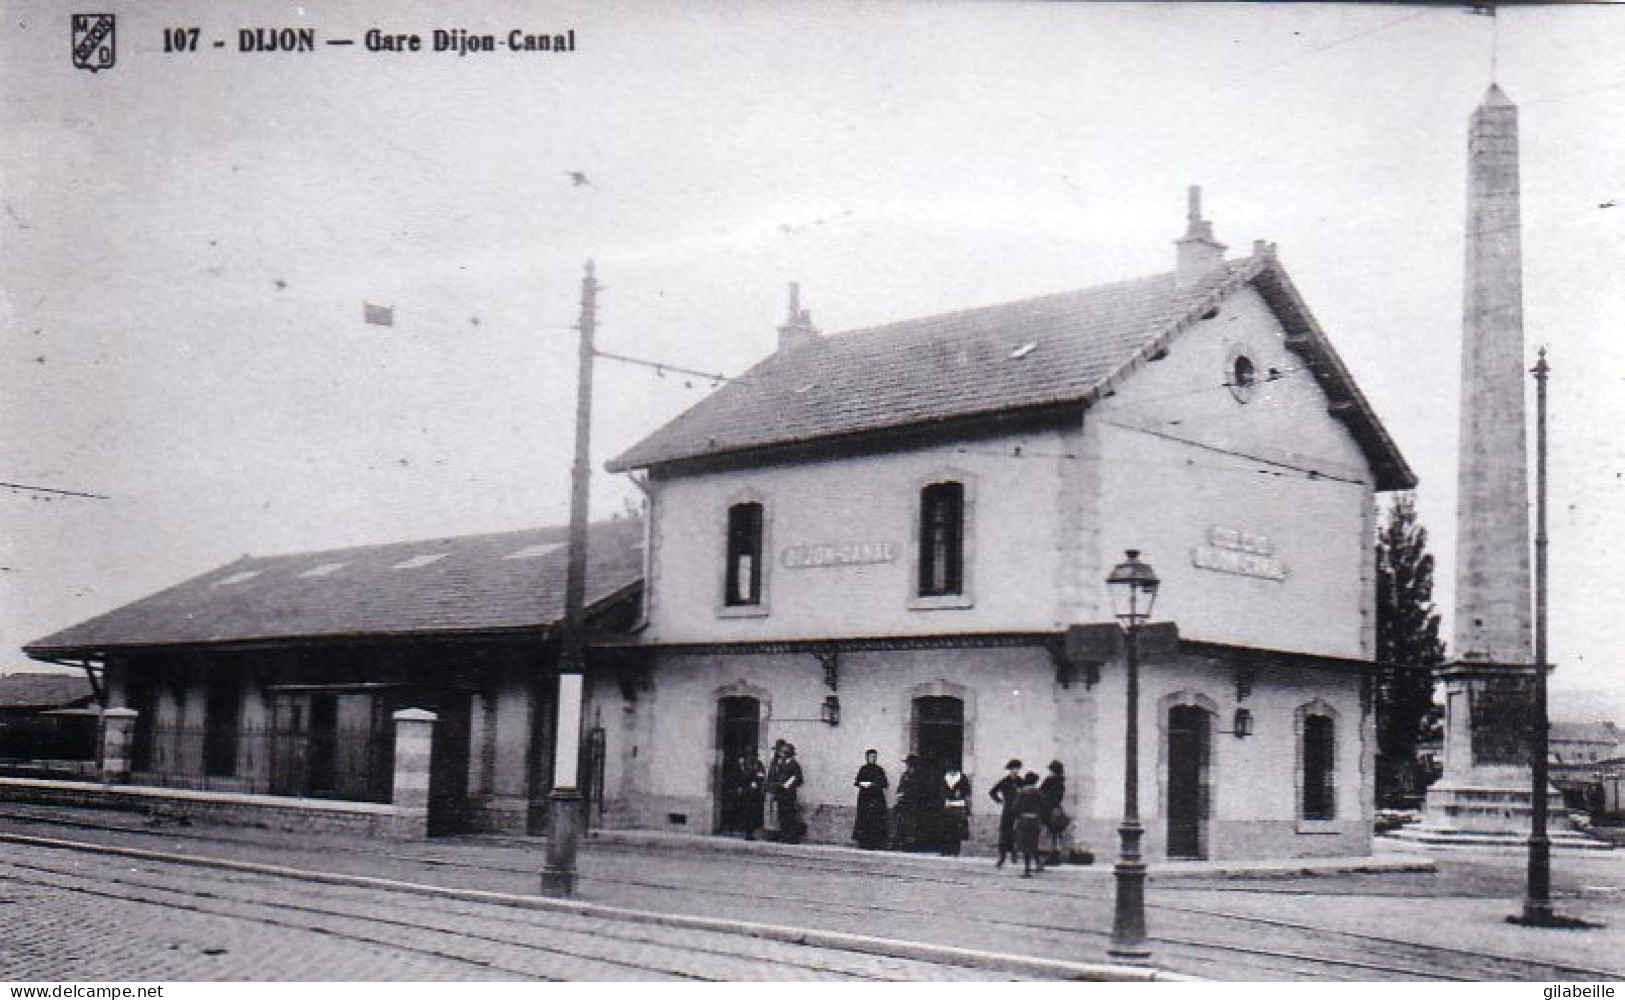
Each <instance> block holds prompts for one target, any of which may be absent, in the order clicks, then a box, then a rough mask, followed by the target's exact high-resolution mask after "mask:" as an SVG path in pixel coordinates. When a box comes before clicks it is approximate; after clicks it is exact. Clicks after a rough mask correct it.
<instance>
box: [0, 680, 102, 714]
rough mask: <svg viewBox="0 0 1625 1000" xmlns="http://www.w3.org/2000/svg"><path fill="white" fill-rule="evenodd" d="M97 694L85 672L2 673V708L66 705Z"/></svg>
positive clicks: (0, 692) (0, 706) (0, 698)
mask: <svg viewBox="0 0 1625 1000" xmlns="http://www.w3.org/2000/svg"><path fill="white" fill-rule="evenodd" d="M94 694H95V692H94V691H93V690H92V689H91V686H90V679H89V678H87V677H86V676H85V675H84V674H82V673H80V674H39V673H28V674H3V675H0V708H64V707H67V706H70V705H76V704H80V703H83V702H87V701H89V700H90V698H91V697H92V696H93V695H94Z"/></svg>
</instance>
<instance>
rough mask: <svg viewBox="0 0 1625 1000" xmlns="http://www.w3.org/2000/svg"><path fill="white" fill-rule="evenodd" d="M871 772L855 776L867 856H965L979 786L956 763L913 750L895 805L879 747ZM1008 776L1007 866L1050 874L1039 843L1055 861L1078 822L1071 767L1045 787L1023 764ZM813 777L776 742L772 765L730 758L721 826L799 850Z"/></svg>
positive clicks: (1002, 853) (1002, 848)
mask: <svg viewBox="0 0 1625 1000" xmlns="http://www.w3.org/2000/svg"><path fill="white" fill-rule="evenodd" d="M863 756H864V761H863V766H861V767H859V768H858V773H857V776H856V777H855V778H853V779H852V784H853V785H854V786H855V787H856V788H857V790H858V809H857V818H856V819H855V820H854V821H853V824H852V839H853V840H854V841H856V842H857V844H858V846H859V847H861V848H864V849H865V850H882V849H885V848H887V847H892V848H895V849H897V850H901V851H937V852H939V853H941V854H945V855H957V854H959V852H960V849H961V846H962V845H963V844H964V843H965V841H967V840H969V839H970V816H971V781H970V776H969V775H967V774H965V773H964V771H962V770H960V768H959V766H958V765H957V764H950V765H948V766H946V767H942V768H938V767H935V766H933V765H932V764H930V763H929V762H927V761H924V760H922V759H921V758H920V757H918V756H916V755H914V754H909V755H908V758H907V760H905V761H904V762H903V775H902V777H901V778H899V779H898V783H897V803H896V806H895V807H894V808H888V807H887V805H886V793H887V791H888V790H889V789H890V788H891V782H890V779H888V778H887V776H886V769H885V768H883V767H881V766H880V763H879V758H880V754H879V752H878V751H876V750H867V751H865V752H864V755H863ZM1004 768H1005V774H1004V776H1003V777H1002V778H1000V779H999V781H998V783H997V784H995V785H994V786H993V787H992V788H990V789H989V790H988V796H989V797H990V798H991V799H992V800H993V801H994V802H996V803H998V805H999V860H998V862H997V866H998V867H1001V868H1002V867H1003V866H1004V863H1005V862H1006V861H1014V860H1015V859H1016V858H1017V857H1019V858H1020V859H1021V862H1022V872H1021V874H1022V876H1023V877H1024V878H1030V877H1032V875H1033V874H1034V872H1041V871H1043V870H1044V863H1045V853H1044V852H1043V850H1042V849H1041V848H1040V846H1039V841H1040V839H1041V837H1042V835H1043V833H1044V832H1046V831H1047V832H1048V833H1049V841H1050V850H1049V856H1050V857H1052V858H1059V857H1060V845H1061V835H1062V834H1063V833H1064V832H1065V831H1066V828H1067V826H1068V825H1070V824H1071V822H1072V820H1071V818H1070V817H1069V816H1067V814H1066V810H1065V809H1063V808H1062V806H1061V803H1062V801H1063V800H1064V799H1065V798H1066V769H1065V768H1064V767H1062V766H1061V762H1060V761H1058V760H1057V761H1051V762H1050V765H1049V775H1048V776H1047V777H1045V778H1044V780H1043V781H1042V782H1040V781H1039V779H1038V775H1037V774H1036V773H1034V772H1032V771H1027V772H1025V773H1023V771H1022V764H1021V761H1019V760H1015V759H1012V760H1010V761H1008V762H1007V763H1006V764H1005V765H1004ZM805 783H806V775H805V774H804V773H803V772H802V770H801V762H800V761H799V760H797V759H796V748H795V745H794V744H792V743H788V742H786V741H784V740H779V741H778V742H776V743H774V744H773V759H772V760H771V761H770V762H769V763H767V764H765V765H764V764H763V763H762V761H761V758H759V757H758V756H757V754H756V750H755V748H754V747H749V748H746V749H744V750H742V751H740V752H739V753H738V754H737V755H736V756H734V757H733V758H731V759H730V760H728V761H727V763H726V764H725V766H724V769H723V775H722V792H723V796H722V829H723V832H725V833H737V834H739V835H741V836H743V837H744V838H745V839H746V840H755V839H756V834H757V832H758V831H763V832H765V833H766V835H767V837H768V838H769V839H772V840H778V841H782V842H784V843H790V844H799V843H801V840H802V838H803V837H805V836H806V834H807V824H806V823H805V822H804V821H803V820H802V817H801V802H800V798H801V786H802V785H803V784H805Z"/></svg>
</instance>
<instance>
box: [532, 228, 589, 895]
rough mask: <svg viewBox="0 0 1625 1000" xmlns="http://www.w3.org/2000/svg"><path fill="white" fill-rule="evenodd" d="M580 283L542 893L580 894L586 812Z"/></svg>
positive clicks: (584, 301) (585, 356)
mask: <svg viewBox="0 0 1625 1000" xmlns="http://www.w3.org/2000/svg"><path fill="white" fill-rule="evenodd" d="M586 271H587V273H586V276H585V277H583V278H582V279H581V321H580V323H579V324H578V325H577V327H576V329H577V330H579V331H580V332H581V338H580V348H579V358H578V363H577V371H578V375H577V379H576V447H575V462H574V464H572V465H571V466H570V544H569V550H568V557H569V558H568V562H567V563H566V568H565V577H564V628H563V630H562V631H561V632H560V633H559V663H558V670H559V685H558V704H557V710H558V722H557V724H556V725H555V726H554V742H553V790H552V791H551V792H549V793H548V796H547V800H548V810H547V816H548V824H547V825H548V830H547V867H545V868H543V869H542V895H544V896H555V897H559V896H569V895H571V894H573V893H574V892H575V882H576V851H577V849H578V848H579V846H580V844H581V833H582V825H583V821H584V819H585V815H586V810H585V809H583V808H582V805H583V803H582V799H581V790H580V789H579V788H578V787H576V782H577V780H578V778H577V775H578V773H579V771H580V755H581V688H582V675H583V674H584V673H585V672H586V627H587V623H586V611H585V603H586V601H585V597H586V589H587V488H588V483H589V477H590V475H591V471H592V470H591V457H590V454H589V452H590V450H591V449H590V447H589V445H590V441H591V437H592V360H593V356H594V354H595V349H594V347H593V334H594V332H595V331H596V328H597V323H598V318H597V311H598V279H597V278H595V277H594V276H593V272H594V267H593V263H592V261H590V260H589V261H587V268H586Z"/></svg>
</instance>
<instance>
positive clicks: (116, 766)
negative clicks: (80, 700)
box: [101, 708, 140, 785]
mask: <svg viewBox="0 0 1625 1000" xmlns="http://www.w3.org/2000/svg"><path fill="white" fill-rule="evenodd" d="M139 714H140V713H139V712H137V711H136V710H135V709H133V708H109V709H106V710H104V711H103V712H102V746H101V764H102V766H101V779H102V783H103V784H108V785H126V784H129V782H130V758H131V756H132V751H133V750H134V743H135V720H136V717H137V716H138V715H139Z"/></svg>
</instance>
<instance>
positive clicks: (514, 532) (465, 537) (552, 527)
mask: <svg viewBox="0 0 1625 1000" xmlns="http://www.w3.org/2000/svg"><path fill="white" fill-rule="evenodd" d="M642 520H643V518H642V517H636V518H626V517H609V518H604V519H603V520H599V521H589V522H588V524H587V528H588V530H589V532H590V531H591V529H593V528H595V527H604V526H607V525H611V524H620V523H623V522H627V521H639V522H641V521H642ZM569 530H570V526H569V525H567V524H544V525H537V526H535V527H530V528H511V529H509V530H506V531H475V532H469V533H467V534H460V535H434V536H430V537H426V538H403V539H400V540H399V541H394V542H364V543H362V544H360V545H341V546H337V547H334V548H327V549H298V550H295V551H292V552H271V553H266V554H265V555H262V556H243V557H241V558H239V559H237V560H235V561H233V562H229V563H226V564H224V565H222V566H217V567H215V569H213V570H206V571H205V572H204V573H202V574H200V575H204V576H206V575H208V574H209V573H212V572H216V571H218V570H221V569H226V568H227V567H230V566H235V565H237V563H240V562H243V561H245V560H249V561H253V562H265V561H268V560H272V559H276V560H282V559H301V558H306V557H309V556H323V555H336V554H338V553H342V552H357V553H360V552H374V551H382V550H383V549H397V548H410V547H413V546H427V545H435V544H438V543H458V542H472V541H475V540H493V539H498V538H503V537H509V536H511V537H515V538H517V537H519V536H524V535H535V534H539V533H543V532H554V531H556V532H559V533H560V534H561V535H563V536H565V537H566V538H567V537H568V534H569Z"/></svg>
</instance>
